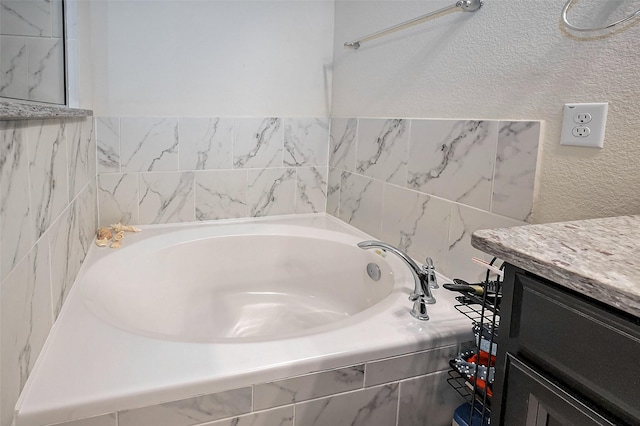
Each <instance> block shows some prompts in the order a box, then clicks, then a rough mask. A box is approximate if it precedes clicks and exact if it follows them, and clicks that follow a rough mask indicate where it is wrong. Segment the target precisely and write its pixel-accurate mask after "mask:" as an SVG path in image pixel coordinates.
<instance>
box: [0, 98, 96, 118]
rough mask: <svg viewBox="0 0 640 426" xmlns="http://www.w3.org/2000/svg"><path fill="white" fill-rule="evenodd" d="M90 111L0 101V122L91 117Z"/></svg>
mask: <svg viewBox="0 0 640 426" xmlns="http://www.w3.org/2000/svg"><path fill="white" fill-rule="evenodd" d="M91 116H93V111H91V110H90V109H77V108H68V107H66V106H59V105H37V104H27V103H20V102H6V101H0V120H29V119H38V118H67V117H91Z"/></svg>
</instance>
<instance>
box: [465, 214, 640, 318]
mask: <svg viewBox="0 0 640 426" xmlns="http://www.w3.org/2000/svg"><path fill="white" fill-rule="evenodd" d="M471 245H473V246H474V247H475V248H477V249H479V250H482V251H484V252H486V253H489V254H491V255H493V256H497V257H498V258H500V259H502V260H504V261H505V262H508V263H510V264H512V265H515V266H518V267H520V268H522V269H525V270H527V271H529V272H532V273H534V274H536V275H539V276H541V277H543V278H546V279H548V280H551V281H554V282H556V283H558V284H560V285H562V286H564V287H567V288H570V289H572V290H576V291H578V292H581V293H583V294H585V295H587V296H589V297H591V298H594V299H596V300H599V301H601V302H603V303H606V304H608V305H610V306H614V307H616V308H618V309H620V310H622V311H625V312H628V313H630V314H632V315H635V316H636V317H640V257H639V256H640V254H639V253H640V215H639V216H618V217H610V218H603V219H591V220H580V221H574V222H559V223H551V224H543V225H527V226H520V227H515V228H503V229H493V230H491V229H489V230H482V231H476V232H475V233H474V234H473V236H472V237H471Z"/></svg>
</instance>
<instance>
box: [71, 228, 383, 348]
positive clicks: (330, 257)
mask: <svg viewBox="0 0 640 426" xmlns="http://www.w3.org/2000/svg"><path fill="white" fill-rule="evenodd" d="M219 230H220V229H219V228H210V229H207V230H204V229H201V230H198V231H196V232H194V233H193V234H194V235H193V236H191V235H187V234H188V233H185V232H184V231H181V234H182V235H181V236H180V237H181V238H185V239H186V240H189V239H190V238H194V240H189V242H188V243H184V242H179V243H177V244H173V242H174V241H168V240H167V238H166V236H157V237H154V238H150V239H148V240H147V241H145V242H144V244H138V245H137V246H135V247H130V248H128V249H126V250H122V251H121V252H119V253H114V254H112V255H111V256H109V257H106V258H104V259H101V260H100V261H99V262H96V263H95V264H94V265H93V266H92V267H91V268H89V269H88V270H87V273H86V275H85V277H84V280H83V281H84V283H85V285H84V286H83V288H82V294H83V299H84V301H85V303H86V304H87V306H88V307H89V309H90V310H91V311H92V312H93V313H94V314H96V315H98V316H99V317H100V318H102V319H103V320H105V321H107V322H109V323H111V324H112V325H115V326H117V327H120V328H122V329H124V330H127V331H130V332H132V333H137V334H141V335H145V336H150V337H157V338H161V339H169V340H177V341H188V342H225V341H235V342H240V341H259V340H273V339H276V340H278V339H285V338H290V337H293V336H296V335H300V334H308V333H313V332H319V331H323V330H324V331H326V330H327V329H329V328H330V327H333V326H339V325H336V324H334V323H337V322H339V321H340V320H343V319H346V318H349V317H352V316H354V315H356V314H358V313H360V312H362V311H364V310H366V309H368V308H370V307H372V306H373V305H375V304H377V303H379V302H380V301H382V300H383V299H384V298H385V297H387V296H388V295H389V294H390V293H391V290H392V289H393V286H394V278H395V277H394V274H393V272H392V270H391V268H390V267H389V265H388V264H387V262H386V261H385V260H384V259H383V258H382V257H381V256H380V255H378V254H375V252H373V251H365V250H362V249H360V248H358V247H357V246H356V245H355V244H356V243H357V242H358V241H360V240H361V239H360V238H358V237H355V236H347V235H345V234H344V233H337V232H332V231H324V232H317V231H316V232H313V233H309V232H308V230H307V229H304V228H301V227H299V226H287V225H254V226H251V227H249V228H248V227H243V226H235V227H234V226H232V227H229V228H228V229H227V230H226V231H225V232H228V233H230V234H232V235H220V234H219V232H218V231H219ZM195 238H199V239H195ZM370 263H373V264H375V265H377V267H378V268H379V270H380V272H381V276H380V278H379V279H378V280H373V279H372V278H370V277H369V275H367V272H366V268H367V265H368V264H370Z"/></svg>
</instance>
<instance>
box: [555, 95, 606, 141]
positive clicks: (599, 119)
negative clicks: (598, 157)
mask: <svg viewBox="0 0 640 426" xmlns="http://www.w3.org/2000/svg"><path fill="white" fill-rule="evenodd" d="M608 110H609V104H608V103H606V102H604V103H591V104H564V115H563V117H562V135H561V136H560V145H573V146H587V147H592V148H602V147H604V131H605V127H606V124H607V112H608ZM585 114H588V115H589V116H590V117H591V120H590V121H589V122H588V123H582V122H581V120H580V118H578V116H580V117H584V115H585ZM581 127H587V128H588V131H576V129H578V130H583V129H581ZM576 134H581V135H584V134H587V136H576Z"/></svg>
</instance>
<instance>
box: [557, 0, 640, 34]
mask: <svg viewBox="0 0 640 426" xmlns="http://www.w3.org/2000/svg"><path fill="white" fill-rule="evenodd" d="M574 2H575V0H568V1H567V2H566V3H565V4H564V7H563V8H562V22H563V23H564V25H565V26H566V27H567V28H569V29H570V30H573V31H602V30H608V29H609V28H613V27H617V26H618V25H622V24H624V23H625V22H628V21H630V20H632V19H633V18H635V17H636V16H638V15H640V9H638V10H636V11H635V12H633V13H632V14H631V15H629V16H627V17H625V18H622V19H620V20H618V21H615V22H612V23H610V24H607V25H604V26H602V27H595V28H581V27H576V26H575V25H573V24H572V23H571V22H569V18H568V17H567V14H568V13H569V7H570V6H571V5H572V4H573V3H574Z"/></svg>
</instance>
